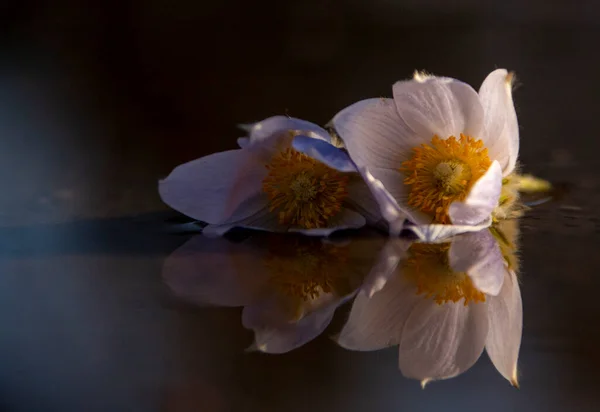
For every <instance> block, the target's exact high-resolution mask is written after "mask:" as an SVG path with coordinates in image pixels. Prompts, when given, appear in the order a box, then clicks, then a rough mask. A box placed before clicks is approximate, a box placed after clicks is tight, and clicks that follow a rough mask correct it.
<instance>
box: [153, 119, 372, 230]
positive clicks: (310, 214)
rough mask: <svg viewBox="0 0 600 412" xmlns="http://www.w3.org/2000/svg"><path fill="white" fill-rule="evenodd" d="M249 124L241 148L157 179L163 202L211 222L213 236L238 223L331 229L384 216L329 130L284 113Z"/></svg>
mask: <svg viewBox="0 0 600 412" xmlns="http://www.w3.org/2000/svg"><path fill="white" fill-rule="evenodd" d="M247 129H248V130H249V136H248V137H245V138H240V139H238V144H239V146H240V147H241V148H240V149H237V150H229V151H225V152H220V153H215V154H212V155H209V156H205V157H202V158H200V159H197V160H194V161H191V162H189V163H185V164H183V165H180V166H178V167H177V168H175V169H174V170H173V171H172V172H171V174H170V175H169V176H168V177H167V178H166V179H164V180H162V181H160V183H159V193H160V196H161V198H162V199H163V201H164V202H165V203H167V204H168V205H169V206H171V207H172V208H174V209H175V210H178V211H180V212H182V213H184V214H186V215H188V216H190V217H192V218H194V219H198V220H200V221H204V222H207V223H208V224H209V225H208V226H207V227H206V228H205V229H204V231H205V233H207V234H209V233H212V234H223V233H225V232H226V231H227V230H229V229H231V228H233V227H236V226H240V227H249V228H255V229H263V230H268V231H274V232H285V231H304V232H308V233H310V234H317V235H327V234H329V233H331V232H332V231H334V230H336V229H343V228H358V227H361V226H363V225H364V224H365V217H364V216H367V217H369V218H373V219H374V220H377V219H378V218H377V216H374V214H373V213H371V211H373V210H375V211H376V210H377V206H376V203H375V201H374V200H373V198H372V197H371V195H370V192H369V189H368V188H367V186H366V185H365V183H364V182H363V180H362V178H361V177H360V175H359V174H358V173H356V169H355V167H354V165H353V163H352V162H350V160H349V159H348V157H347V155H345V154H344V153H342V152H341V151H340V150H339V149H338V148H336V147H335V146H333V145H332V144H331V137H330V135H329V133H327V132H326V131H325V130H324V129H322V128H320V127H319V126H317V125H314V124H312V123H310V122H307V121H304V120H299V119H294V118H290V117H285V116H275V117H270V118H268V119H265V120H263V121H261V122H258V123H255V124H253V125H251V126H248V127H247ZM296 147H297V148H298V149H300V150H297V149H296ZM306 153H308V155H307V154H306ZM310 154H313V155H314V156H317V158H314V157H311V156H310ZM319 159H321V160H324V161H325V162H326V163H327V164H326V163H323V162H322V161H320V160H319ZM328 164H330V165H333V166H334V167H335V169H334V168H332V167H330V166H328ZM363 215H364V216H363Z"/></svg>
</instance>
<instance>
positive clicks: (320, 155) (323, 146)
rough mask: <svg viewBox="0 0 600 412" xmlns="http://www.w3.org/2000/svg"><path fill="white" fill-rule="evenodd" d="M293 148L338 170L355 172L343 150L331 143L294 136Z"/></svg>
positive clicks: (354, 167)
mask: <svg viewBox="0 0 600 412" xmlns="http://www.w3.org/2000/svg"><path fill="white" fill-rule="evenodd" d="M292 146H293V147H294V149H296V150H297V151H299V152H302V153H304V154H305V155H307V156H310V157H312V158H313V159H316V160H318V161H320V162H321V163H324V164H326V165H327V166H329V167H331V168H332V169H336V170H339V171H340V172H356V166H355V165H354V163H353V162H352V160H350V156H349V155H348V153H346V152H345V151H343V150H341V149H339V148H337V147H335V146H333V145H332V144H330V143H328V142H326V141H324V140H321V139H314V138H312V137H308V136H302V135H300V136H296V137H295V138H294V141H293V143H292Z"/></svg>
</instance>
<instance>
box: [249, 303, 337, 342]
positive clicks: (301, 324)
mask: <svg viewBox="0 0 600 412" xmlns="http://www.w3.org/2000/svg"><path fill="white" fill-rule="evenodd" d="M342 302H343V300H337V301H334V302H331V303H330V304H329V305H326V306H324V307H322V308H320V309H318V310H316V311H314V312H312V313H310V314H308V315H307V316H305V317H303V318H302V319H300V320H299V321H298V322H296V323H288V324H279V325H268V324H266V323H263V324H262V325H261V324H256V325H250V324H248V323H246V324H245V325H244V326H245V327H247V328H249V329H253V330H254V339H255V341H254V345H253V346H254V347H255V348H256V349H257V350H259V351H261V352H264V353H286V352H289V351H291V350H294V349H296V348H299V347H300V346H302V345H304V344H306V343H308V342H310V341H311V340H313V339H314V338H316V337H317V336H319V335H320V334H321V333H323V331H324V330H325V329H326V328H327V326H329V324H330V323H331V319H333V315H334V312H335V310H336V309H337V307H338V305H339V304H341V303H342ZM246 309H247V308H244V311H246Z"/></svg>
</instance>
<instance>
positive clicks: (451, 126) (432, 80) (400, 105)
mask: <svg viewBox="0 0 600 412" xmlns="http://www.w3.org/2000/svg"><path fill="white" fill-rule="evenodd" d="M393 91H394V102H395V104H396V107H397V109H398V113H399V114H400V117H401V118H402V119H403V120H404V122H405V123H406V124H407V125H408V127H409V128H410V129H412V130H413V131H414V133H415V134H416V135H418V136H420V137H421V139H422V140H423V141H424V142H429V141H430V140H431V138H432V137H433V136H434V135H437V136H438V137H439V138H441V139H446V138H448V137H450V136H455V137H457V138H458V137H459V136H460V134H461V133H464V134H466V135H469V136H472V137H477V136H479V135H480V133H481V131H482V126H483V118H484V113H483V108H482V107H481V103H480V102H479V96H478V95H477V92H475V90H473V88H472V87H471V86H469V85H468V84H466V83H463V82H460V81H458V80H454V79H450V78H443V77H433V76H431V77H427V78H425V79H423V80H422V81H414V80H408V81H401V82H397V83H396V84H394V86H393Z"/></svg>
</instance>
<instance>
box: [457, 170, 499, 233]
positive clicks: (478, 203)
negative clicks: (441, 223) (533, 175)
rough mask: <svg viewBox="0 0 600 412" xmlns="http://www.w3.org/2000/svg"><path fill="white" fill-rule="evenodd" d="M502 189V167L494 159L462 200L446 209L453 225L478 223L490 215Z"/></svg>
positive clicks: (496, 204)
mask: <svg viewBox="0 0 600 412" xmlns="http://www.w3.org/2000/svg"><path fill="white" fill-rule="evenodd" d="M501 191H502V169H501V168H500V164H499V163H498V162H497V161H494V162H493V163H492V165H491V166H490V168H489V169H488V170H487V172H485V174H484V175H483V176H481V177H480V178H479V180H477V182H475V184H474V185H473V187H472V188H471V191H470V192H469V194H468V195H467V198H466V199H465V201H464V202H454V203H452V204H451V205H450V207H449V209H448V214H449V216H450V220H451V221H452V223H453V224H455V225H478V224H480V223H481V222H482V221H484V220H486V219H487V218H488V217H489V216H491V214H492V211H493V210H494V209H495V208H496V206H498V201H499V199H500V192H501Z"/></svg>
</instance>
